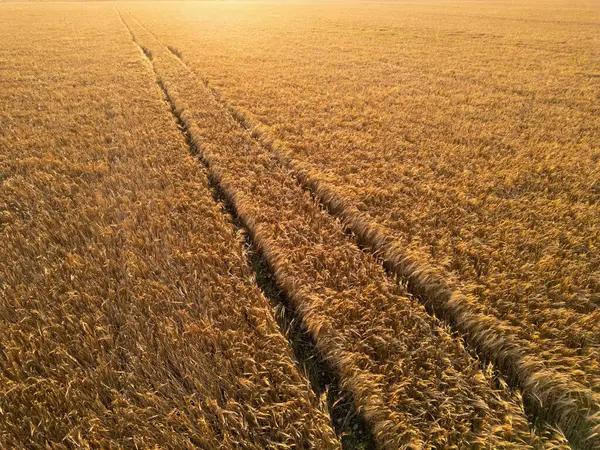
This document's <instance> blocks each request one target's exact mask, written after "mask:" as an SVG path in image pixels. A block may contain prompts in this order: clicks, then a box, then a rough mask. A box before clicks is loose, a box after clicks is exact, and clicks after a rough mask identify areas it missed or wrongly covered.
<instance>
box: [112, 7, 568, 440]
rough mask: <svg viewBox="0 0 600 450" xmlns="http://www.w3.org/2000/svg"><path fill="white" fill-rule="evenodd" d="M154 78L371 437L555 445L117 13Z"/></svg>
mask: <svg viewBox="0 0 600 450" xmlns="http://www.w3.org/2000/svg"><path fill="white" fill-rule="evenodd" d="M123 19H124V22H125V24H126V26H127V28H128V29H129V30H130V31H131V32H132V38H133V39H134V40H135V41H136V42H137V43H138V45H139V46H140V49H142V50H143V51H144V53H145V54H146V55H147V56H148V57H149V58H150V59H151V63H152V65H153V67H154V69H155V70H156V73H157V77H158V82H159V84H160V85H161V86H163V88H164V89H165V91H166V93H167V95H168V98H169V100H170V102H171V104H172V107H173V109H174V110H175V111H177V114H178V115H179V116H180V117H181V120H182V121H183V123H184V124H185V126H186V128H187V130H188V131H189V133H190V135H191V138H192V140H193V142H194V145H195V147H197V148H198V150H199V153H200V155H201V157H202V158H203V160H204V162H205V164H207V166H208V167H209V170H210V173H211V175H212V176H213V177H214V179H215V180H216V181H217V183H218V184H219V185H220V186H222V188H223V190H224V192H225V193H226V195H227V197H228V199H229V201H230V202H231V203H232V204H233V205H234V206H235V208H236V211H237V214H238V215H239V217H240V218H241V219H242V220H243V222H244V223H245V224H246V225H247V226H248V228H249V231H250V233H251V234H252V237H253V240H254V241H255V242H256V243H257V244H258V246H259V248H260V249H261V251H262V252H263V253H264V254H265V256H266V258H267V261H268V262H269V264H270V265H271V267H272V270H273V271H274V273H275V277H276V279H277V281H278V282H279V284H280V285H281V286H282V288H283V289H284V290H285V291H286V292H287V293H288V295H289V296H290V297H291V299H292V301H293V302H294V304H295V307H296V309H297V310H298V311H299V312H300V315H301V317H302V319H303V320H304V322H305V324H306V326H307V328H308V329H309V331H310V332H311V333H312V335H313V336H314V338H315V340H316V343H317V346H318V348H319V349H320V351H321V352H322V353H323V354H324V355H325V358H326V359H327V360H328V361H329V362H330V363H331V364H332V365H333V366H334V367H335V369H336V370H337V371H338V372H339V373H340V376H341V382H342V384H343V386H344V387H345V388H347V389H348V390H349V391H350V392H352V393H353V394H354V399H355V402H356V404H357V406H358V410H359V411H360V413H362V414H363V415H364V416H365V418H366V419H367V420H368V421H369V423H370V424H371V426H372V428H373V432H374V435H375V438H376V440H377V442H378V444H379V446H380V447H381V448H390V449H396V448H434V447H449V448H452V447H455V448H464V447H468V446H471V447H475V448H528V447H532V446H536V447H540V446H544V445H546V446H548V447H550V448H560V447H561V446H563V447H564V446H565V445H566V444H565V441H564V439H563V438H562V437H560V433H559V434H557V436H548V437H546V438H542V437H540V436H539V435H536V434H535V431H534V430H532V429H531V428H530V426H529V424H528V422H527V418H526V416H525V414H524V412H523V410H522V405H521V402H520V399H519V397H518V396H514V395H511V394H510V393H509V392H508V391H507V390H506V389H499V388H497V387H495V386H494V383H493V374H492V373H491V372H489V371H488V372H486V371H483V370H482V369H481V368H480V365H479V364H478V362H477V361H476V360H475V359H473V358H472V357H471V356H470V355H469V354H468V353H467V352H466V350H465V349H464V348H463V346H462V344H461V342H460V340H459V339H457V338H456V337H453V336H452V335H451V334H450V333H449V331H448V330H447V329H445V328H443V327H442V326H440V324H439V323H438V322H437V321H436V320H435V319H433V318H431V317H430V316H429V315H428V314H427V313H426V312H425V310H424V309H423V307H422V306H420V305H419V304H418V303H417V302H416V301H414V300H413V299H411V298H410V297H408V296H407V294H406V292H405V291H404V290H403V289H402V288H401V287H400V286H398V285H397V284H395V283H393V282H392V281H390V280H389V279H388V277H387V276H386V274H385V273H384V271H383V268H382V267H381V266H380V265H379V264H378V263H377V261H375V260H374V259H373V258H372V257H370V256H368V255H365V254H364V253H363V252H361V251H360V250H359V248H358V247H356V246H355V245H354V244H352V243H351V242H349V241H348V238H347V237H346V236H345V235H344V233H343V230H342V228H341V226H340V224H339V223H337V222H335V221H333V220H332V217H331V216H329V215H328V214H327V213H325V212H324V211H322V210H321V209H320V208H319V207H318V205H317V204H315V202H314V200H313V199H312V198H310V197H309V196H307V195H306V193H305V192H303V190H302V188H301V187H300V185H299V184H298V183H297V181H296V180H295V179H294V178H293V177H291V176H290V173H289V171H288V170H287V169H286V167H285V166H284V165H283V164H281V163H280V162H279V161H278V160H277V159H275V158H274V157H273V155H272V154H271V152H270V150H269V148H268V147H265V146H264V145H262V144H261V143H260V142H259V140H260V139H258V136H254V137H253V136H252V134H251V133H250V130H247V129H245V128H244V127H243V126H242V125H243V123H240V120H241V118H239V117H236V116H235V111H234V110H230V109H228V108H227V105H225V104H223V103H222V102H220V101H219V99H218V98H217V97H216V96H215V95H214V93H213V92H212V91H211V90H210V89H209V88H208V87H207V86H205V85H204V83H203V82H202V80H201V79H200V78H199V77H198V76H197V75H196V74H195V73H194V72H193V71H191V70H190V69H189V67H187V66H186V65H185V63H183V62H182V61H181V59H180V57H181V55H180V54H179V52H178V49H177V48H176V47H173V46H170V47H169V46H166V45H164V43H162V42H161V41H160V40H158V39H156V37H155V36H154V35H153V33H152V31H151V30H150V29H147V28H145V27H144V26H143V25H142V24H141V23H140V22H139V21H138V20H136V19H135V17H133V16H132V15H130V14H127V13H124V14H123Z"/></svg>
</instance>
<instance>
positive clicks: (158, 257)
mask: <svg viewBox="0 0 600 450" xmlns="http://www.w3.org/2000/svg"><path fill="white" fill-rule="evenodd" d="M0 9H1V12H0V70H1V72H0V82H1V83H2V88H0V131H1V133H0V242H1V244H0V261H2V264H1V265H0V447H2V448H6V449H13V448H14V449H20V448H28V449H38V448H39V449H48V448H53V449H70V448H181V449H184V448H188V449H189V448H204V449H217V448H219V449H223V448H229V449H238V448H247V449H256V450H262V449H266V448H269V449H275V448H276V449H282V448H318V449H321V448H339V447H340V443H339V441H338V439H337V438H336V436H335V434H334V432H333V429H332V427H331V423H330V419H329V416H328V414H326V412H325V411H324V410H323V406H322V405H320V403H319V400H318V399H317V398H316V396H315V395H314V394H313V393H312V391H311V389H310V387H309V385H308V382H307V380H306V379H305V378H304V377H303V376H302V375H301V374H300V372H299V369H298V367H297V363H296V362H295V361H294V360H293V356H292V353H291V350H290V348H289V345H288V342H287V340H286V339H285V337H284V336H283V335H282V334H281V332H280V330H279V329H278V327H277V325H276V322H275V319H274V317H273V314H272V310H271V306H270V305H269V302H268V300H267V299H266V298H265V296H264V295H263V293H262V292H261V291H260V289H259V287H258V286H257V283H256V280H255V273H254V272H253V270H252V269H251V267H250V265H249V262H248V259H247V255H246V253H245V250H244V239H243V236H241V235H240V234H239V233H237V232H236V230H235V228H234V227H233V226H232V224H231V223H229V221H228V218H227V217H226V216H225V215H224V214H223V211H222V208H221V205H219V204H218V203H217V202H215V201H214V200H213V198H212V196H211V190H210V183H209V181H208V179H207V175H206V173H205V171H204V170H203V168H202V167H201V166H199V165H198V164H197V161H196V160H195V159H194V158H193V157H192V156H190V155H189V152H188V148H187V146H186V143H185V138H184V136H183V135H182V134H181V132H180V130H178V127H177V124H176V122H175V120H174V118H173V116H172V115H171V112H170V111H169V106H168V104H167V103H166V102H165V100H164V98H163V94H162V92H161V90H160V89H159V87H158V86H157V85H156V80H155V77H154V73H153V72H152V68H151V65H150V64H148V63H147V62H146V61H144V59H143V58H142V57H141V55H140V54H139V52H138V49H137V47H136V46H135V45H134V44H133V43H132V42H131V39H130V36H129V34H128V33H127V31H126V30H125V29H124V27H123V24H122V22H121V21H120V20H119V17H118V15H117V13H116V11H115V9H114V7H113V6H112V5H110V4H106V3H86V4H43V5H42V4H2V5H0ZM65 30H68V31H65Z"/></svg>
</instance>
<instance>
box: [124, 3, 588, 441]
mask: <svg viewBox="0 0 600 450" xmlns="http://www.w3.org/2000/svg"><path fill="white" fill-rule="evenodd" d="M480 6H481V9H480V10H479V11H478V12H477V13H475V11H474V10H473V9H472V8H471V7H470V4H467V3H465V2H445V3H443V4H442V3H441V2H440V3H436V4H435V5H434V4H431V5H430V4H427V5H425V4H412V3H411V4H403V3H402V4H400V3H398V2H389V3H388V4H386V5H379V4H378V5H373V4H369V5H362V4H346V5H344V6H339V5H320V7H319V8H313V7H311V6H307V5H301V4H297V3H293V4H286V5H278V6H272V5H269V6H265V5H258V4H252V5H244V6H240V5H232V4H226V5H218V6H216V5H211V6H195V7H193V8H192V7H190V8H188V7H185V6H181V8H180V10H178V9H176V8H170V7H156V8H143V9H141V8H135V6H133V7H132V11H133V12H134V14H135V15H136V17H138V18H139V20H140V21H141V22H142V23H144V24H145V25H146V26H147V27H148V28H149V29H151V30H152V31H153V32H154V33H155V34H156V36H157V37H158V38H159V39H160V40H161V41H163V42H164V43H165V45H167V46H170V47H171V48H175V49H176V50H177V53H178V54H179V55H180V57H182V59H183V61H185V63H186V64H187V65H188V66H189V67H190V68H191V69H192V70H193V71H195V73H197V74H198V75H199V76H200V77H201V78H202V80H203V81H204V82H205V83H207V84H208V86H209V87H210V88H211V90H212V91H213V92H216V94H217V97H219V98H220V99H221V100H222V103H223V104H224V105H225V107H226V108H227V109H229V110H230V112H231V113H232V115H233V116H234V117H235V118H236V120H237V121H238V122H239V123H241V124H242V125H243V126H244V127H245V128H247V129H249V130H250V131H251V133H252V134H253V135H254V136H255V137H257V138H258V139H259V140H260V141H261V142H262V144H263V146H264V147H266V148H268V149H269V151H271V153H272V154H273V155H275V156H276V157H277V158H278V160H279V161H281V162H282V163H283V164H285V165H286V167H287V168H288V169H289V170H290V171H291V172H292V173H293V174H294V175H295V176H296V177H297V178H298V179H299V180H300V181H301V182H302V183H303V185H304V186H305V187H306V188H308V189H310V190H311V192H313V193H314V195H315V196H316V197H317V198H318V199H319V201H320V202H321V203H322V204H323V205H325V206H326V207H327V209H328V211H329V212H330V213H332V214H333V215H336V216H337V217H339V218H340V219H341V220H342V221H343V223H344V225H345V226H346V227H347V228H348V229H349V230H351V231H352V232H353V233H354V234H355V235H356V237H357V238H358V240H359V241H360V243H361V244H362V245H363V246H365V247H367V248H368V249H369V250H371V251H372V252H374V253H375V254H377V256H378V258H380V259H381V261H382V262H383V263H384V265H385V267H386V269H387V270H388V271H389V272H391V273H394V274H397V275H398V276H399V278H400V279H401V281H402V282H404V283H406V284H407V289H408V292H409V293H410V294H413V295H414V296H415V297H416V298H418V299H419V300H420V301H421V302H422V303H423V304H424V305H425V306H426V308H427V309H428V310H429V311H430V312H432V313H435V314H436V315H437V316H438V317H440V318H443V319H445V320H446V321H447V322H448V323H450V324H451V325H452V327H453V328H454V329H455V330H457V331H458V332H459V333H460V335H461V336H463V337H464V338H465V339H466V340H467V342H469V344H470V347H472V348H473V349H476V351H477V353H478V355H479V356H480V357H481V358H482V359H483V360H485V361H491V362H493V363H494V364H495V366H496V367H497V368H498V369H499V370H500V371H501V372H502V373H503V374H504V375H505V376H506V378H507V380H508V381H509V383H510V384H511V386H513V387H515V388H519V389H520V390H521V392H522V393H523V395H524V401H525V404H526V405H527V407H528V410H529V411H531V412H532V413H533V414H535V416H537V417H539V418H544V419H545V420H548V421H549V422H551V423H554V424H555V425H556V426H558V427H559V428H561V429H562V430H563V431H564V432H565V433H567V434H568V436H569V438H570V439H571V441H572V442H573V443H574V444H575V445H577V446H580V447H589V448H595V447H597V446H599V445H600V441H598V440H599V439H600V437H599V436H600V365H599V361H600V327H599V326H598V323H599V319H600V315H599V314H600V309H599V308H598V306H599V303H598V299H599V297H598V295H599V287H600V284H599V283H598V280H599V278H598V276H599V272H598V270H599V267H600V260H599V259H598V255H600V253H599V252H598V249H599V248H600V235H599V234H598V233H599V230H600V213H599V211H600V209H599V208H598V195H597V194H598V183H599V181H598V180H600V166H599V165H598V162H599V161H600V157H599V153H598V148H599V147H598V145H599V143H600V140H599V139H600V134H599V133H598V130H600V122H599V117H600V115H598V112H599V110H598V101H597V99H598V93H599V92H600V84H599V81H598V80H599V79H598V77H597V74H598V70H599V68H600V66H599V65H598V61H599V59H598V56H600V53H599V52H598V49H600V46H599V45H598V43H599V42H600V33H598V17H599V16H598V12H599V10H598V7H597V6H598V5H597V3H594V2H587V1H574V2H570V3H569V4H568V5H567V3H566V2H561V1H560V0H558V1H552V0H548V1H542V2H531V1H520V2H515V3H512V4H511V5H507V4H504V3H502V4H501V3H500V2H493V1H489V2H484V3H482V4H481V5H480ZM159 11H160V14H161V17H162V18H163V19H164V20H161V21H158V20H156V17H157V14H158V12H159ZM536 18H540V20H536ZM249 30H253V31H252V32H250V31H249ZM291 49H294V50H293V51H292V50H291ZM542 55H543V56H542Z"/></svg>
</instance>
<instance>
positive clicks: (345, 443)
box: [117, 10, 376, 450]
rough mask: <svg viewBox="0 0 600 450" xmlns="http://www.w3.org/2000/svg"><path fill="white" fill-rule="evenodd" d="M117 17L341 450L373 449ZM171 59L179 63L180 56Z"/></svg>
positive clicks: (366, 427) (362, 422)
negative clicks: (236, 234)
mask: <svg viewBox="0 0 600 450" xmlns="http://www.w3.org/2000/svg"><path fill="white" fill-rule="evenodd" d="M117 13H118V15H119V19H120V20H121V22H122V23H123V26H124V27H125V28H126V29H127V31H128V32H129V34H130V36H131V39H132V41H133V42H134V43H135V44H136V45H137V47H138V48H139V49H140V51H141V52H142V53H143V55H144V57H145V59H146V60H147V62H148V63H149V65H150V66H151V67H152V71H153V74H154V76H155V78H156V83H157V85H158V86H159V87H160V89H161V91H162V93H163V95H164V98H165V100H166V102H167V103H168V105H169V107H170V111H171V114H172V116H173V118H174V119H175V121H176V123H177V126H178V128H179V130H180V132H181V134H182V135H183V137H184V139H185V142H186V145H187V147H188V149H189V152H190V154H191V155H192V156H194V157H196V158H197V159H199V160H200V162H201V163H202V164H203V166H204V167H205V169H206V170H207V173H208V187H209V189H210V191H211V195H212V198H213V200H214V201H215V202H216V203H217V204H220V205H221V208H222V212H223V214H224V215H225V217H226V218H227V220H228V222H229V223H231V225H232V226H233V227H235V228H236V230H238V231H240V232H241V233H242V234H243V236H245V240H246V247H247V254H248V264H249V265H250V267H251V269H252V271H253V272H254V274H255V279H256V283H257V285H258V287H259V288H260V290H261V291H262V293H263V295H264V296H265V297H266V298H267V299H268V300H269V302H270V304H271V306H272V307H273V309H274V310H275V318H276V320H277V324H278V326H279V328H280V329H281V331H282V333H283V335H284V336H286V337H287V339H288V341H289V344H290V347H291V348H292V351H293V354H294V357H295V359H296V362H297V364H298V366H299V369H300V371H301V372H302V373H303V374H304V376H305V377H306V378H307V379H308V380H309V382H310V385H311V388H312V390H313V391H314V393H315V395H316V396H317V397H318V398H321V397H323V396H326V399H327V406H328V411H329V413H330V415H331V421H332V424H333V427H334V429H335V431H336V434H337V435H338V437H339V438H340V441H341V442H342V448H343V449H345V450H374V449H375V448H376V446H375V440H374V438H373V435H372V433H371V430H370V428H369V425H368V424H367V422H366V421H365V419H364V418H363V417H362V416H361V415H360V414H359V413H358V412H357V411H356V408H355V406H354V401H353V398H352V397H353V396H352V393H351V392H348V391H346V390H342V389H341V387H340V378H339V375H338V374H337V373H336V372H335V370H333V369H332V368H331V366H330V364H328V363H327V361H325V360H324V358H323V357H322V356H321V354H320V352H319V351H318V350H317V347H316V343H315V341H314V339H313V337H312V336H311V335H310V334H309V333H308V331H307V330H306V328H305V327H304V326H303V324H302V318H301V317H300V315H299V313H298V312H297V311H296V310H295V309H294V307H293V306H292V303H291V301H290V300H289V298H288V297H287V295H286V294H285V292H283V291H282V290H281V289H280V288H279V287H278V286H277V283H276V281H275V277H274V274H273V273H272V271H271V269H270V268H269V265H268V262H267V260H266V258H265V257H264V255H263V254H262V253H261V252H260V250H259V249H258V246H257V245H256V244H255V243H254V241H253V239H252V235H251V232H250V230H249V229H248V227H247V226H246V224H245V223H244V222H243V220H242V219H241V218H240V217H239V215H238V214H237V212H236V209H235V206H234V204H233V201H232V199H231V198H229V196H228V195H227V193H226V192H225V191H224V190H223V189H222V187H221V186H220V184H219V182H218V180H217V179H216V178H215V176H214V173H213V172H212V171H211V167H210V163H209V162H208V161H207V160H206V159H204V158H203V157H202V154H201V153H200V152H199V151H198V148H197V146H196V144H195V143H194V140H193V139H192V136H191V134H190V131H189V129H188V127H187V125H186V123H185V121H184V120H183V118H182V117H181V114H180V112H179V111H178V109H177V106H176V105H175V103H174V101H173V99H172V97H171V96H170V95H169V92H168V90H167V88H166V86H165V84H164V83H163V81H162V79H161V78H160V76H159V75H158V73H157V72H156V70H155V68H154V63H153V62H152V53H151V51H150V50H148V49H146V48H145V47H144V46H142V45H140V43H139V42H138V41H137V40H136V38H135V36H134V34H133V32H132V31H131V29H130V27H129V25H128V24H127V22H125V20H124V19H123V16H122V15H121V12H120V11H118V10H117ZM132 18H133V19H134V20H136V21H137V19H135V17H133V16H132ZM138 23H139V21H138ZM140 25H141V24H140ZM169 51H171V52H172V53H173V54H176V53H175V51H174V50H173V49H172V48H169ZM176 56H178V58H179V59H180V60H181V57H180V55H176ZM182 63H183V61H182Z"/></svg>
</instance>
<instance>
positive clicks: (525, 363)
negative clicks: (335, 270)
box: [132, 16, 599, 448]
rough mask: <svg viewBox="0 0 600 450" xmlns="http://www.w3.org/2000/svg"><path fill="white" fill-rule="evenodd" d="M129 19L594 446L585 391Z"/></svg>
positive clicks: (532, 407)
mask: <svg viewBox="0 0 600 450" xmlns="http://www.w3.org/2000/svg"><path fill="white" fill-rule="evenodd" d="M132 18H133V19H134V20H135V21H136V22H137V23H138V24H139V25H140V26H141V27H143V28H144V29H145V30H146V31H147V32H148V33H150V34H152V35H153V36H154V37H155V38H156V40H157V41H158V42H159V43H160V44H161V45H163V46H164V47H165V48H166V49H168V50H169V51H170V52H171V53H172V54H173V55H174V56H175V57H176V58H177V60H178V61H179V62H180V63H181V64H182V65H184V66H185V67H186V68H187V69H188V70H189V71H190V72H193V73H195V75H196V76H197V77H198V79H199V80H201V81H202V82H203V83H204V84H205V85H206V87H207V88H208V89H209V90H210V92H211V93H212V95H213V96H214V98H215V100H216V101H217V102H219V103H220V104H221V105H222V106H223V107H224V108H225V109H226V110H227V111H229V113H230V115H231V116H232V117H233V118H234V119H235V121H236V122H237V123H238V124H239V126H240V127H241V128H243V129H244V130H246V131H248V132H249V133H250V134H251V135H252V137H253V138H254V139H255V140H256V141H257V142H258V143H260V145H262V147H263V148H264V149H265V151H266V152H268V153H269V154H272V155H273V156H274V157H275V158H276V159H277V160H278V161H279V162H280V163H281V164H282V166H284V167H286V168H287V169H289V170H290V173H291V174H292V175H293V176H294V177H296V179H297V180H298V182H299V184H300V185H301V186H303V187H304V188H305V189H307V190H308V191H309V192H310V193H311V195H312V196H313V197H314V198H315V199H316V200H317V201H318V202H319V203H320V204H321V205H322V207H323V208H324V209H325V210H326V211H328V212H329V213H330V214H331V215H332V216H333V217H337V218H339V219H340V220H341V222H342V223H343V224H344V226H345V228H346V230H347V231H349V232H350V233H351V234H353V237H354V240H355V243H356V244H357V245H358V246H359V247H360V248H361V249H363V250H364V251H368V252H371V253H372V254H374V255H375V256H376V257H377V259H378V260H379V261H380V263H381V264H382V265H383V267H384V268H385V270H386V271H387V273H388V274H389V275H390V276H392V277H399V279H401V280H402V281H403V282H405V283H406V285H407V289H408V291H409V292H410V293H411V294H412V295H413V296H414V297H415V298H417V299H419V301H420V302H421V303H422V304H423V305H424V306H425V308H426V310H427V311H428V312H429V314H431V315H433V316H436V317H438V318H440V319H442V320H444V321H445V322H446V323H448V324H449V325H450V326H451V327H452V328H453V329H454V330H455V331H457V332H458V333H459V335H461V336H462V337H463V338H464V339H465V341H466V342H467V343H468V344H469V348H470V349H471V350H472V351H473V352H474V353H475V354H477V355H478V357H479V358H480V359H482V360H483V361H486V362H491V363H493V364H494V365H495V366H496V368H497V369H498V370H499V371H500V373H501V374H502V376H503V377H504V378H505V379H506V380H507V381H508V383H509V385H510V386H511V387H512V388H514V389H517V390H520V391H521V392H522V393H523V398H524V403H525V406H526V408H527V411H528V413H529V414H530V415H531V416H532V420H533V421H534V422H537V421H540V423H542V422H548V423H551V424H554V425H556V426H558V427H559V428H561V429H562V430H563V431H564V432H565V434H566V435H567V436H568V438H569V440H570V442H571V444H572V445H573V446H574V447H576V448H595V447H594V446H595V445H596V444H597V443H598V442H597V441H598V439H599V437H598V435H597V434H596V435H595V433H596V432H597V428H598V426H599V424H598V423H597V420H598V419H597V417H595V416H594V415H595V414H596V415H597V414H598V407H597V406H598V405H596V404H595V400H594V396H593V393H592V392H591V391H590V390H589V389H587V388H586V387H584V386H581V385H579V384H577V383H575V382H573V381H572V380H571V379H569V378H568V377H565V376H564V375H561V374H559V373H557V372H555V371H554V370H552V369H548V368H547V367H546V365H545V364H544V362H543V361H542V360H540V359H539V358H537V356H536V355H535V354H532V353H531V351H530V350H529V349H528V348H527V347H526V346H525V345H523V344H522V343H520V342H518V341H517V340H515V339H513V338H512V337H511V336H510V335H508V334H507V333H506V332H505V331H504V329H503V326H502V324H501V322H500V321H499V320H498V319H497V318H496V317H492V316H484V315H482V314H480V313H478V312H476V311H474V310H473V309H472V307H470V306H469V299H467V297H466V296H465V294H463V293H462V292H461V291H460V289H458V288H457V287H456V286H454V285H453V284H452V283H450V282H448V280H446V279H444V277H443V276H442V275H440V274H439V273H437V272H436V271H435V270H432V269H431V268H429V267H423V266H422V265H421V263H420V262H418V261H416V260H414V259H413V258H411V257H410V256H409V255H407V254H406V253H405V252H404V251H403V249H402V248H400V246H399V245H398V244H397V242H396V241H395V240H394V239H393V238H392V237H391V236H390V235H389V234H388V233H387V232H386V230H385V229H384V228H382V227H380V226H378V225H377V224H376V223H374V222H373V221H372V219H370V217H368V216H365V214H363V213H361V212H360V211H359V210H358V209H357V208H356V207H354V206H353V205H351V204H349V203H348V202H347V201H346V200H345V199H343V198H342V197H340V195H339V194H337V193H336V192H334V190H333V189H332V188H330V187H329V186H327V185H325V184H323V183H321V182H320V181H319V180H318V179H317V178H315V177H314V176H313V175H312V174H311V173H310V170H309V169H307V168H306V167H305V166H304V165H302V164H301V163H299V162H298V161H295V160H294V159H293V158H292V157H290V156H288V155H287V154H286V152H285V149H282V148H278V147H277V146H276V145H275V144H273V142H274V140H273V139H272V138H271V137H270V136H269V135H268V133H267V132H265V131H264V129H262V128H261V126H260V123H257V122H256V121H254V120H253V119H251V118H250V117H248V116H247V115H246V114H245V113H243V112H241V111H240V110H238V109H237V108H235V107H234V106H232V105H231V104H230V103H229V102H228V101H227V99H226V98H225V97H224V96H223V95H222V93H221V92H220V91H218V90H217V89H215V88H214V87H212V86H209V83H208V80H207V79H206V78H204V77H202V75H201V74H198V73H197V72H195V71H194V70H193V69H192V68H191V67H190V66H188V65H187V64H186V62H185V61H184V60H183V57H182V55H181V53H180V52H179V51H178V50H177V49H176V48H174V47H172V46H168V45H165V44H164V43H162V42H161V41H160V39H159V38H158V37H157V36H156V34H155V33H154V32H152V30H150V29H148V27H146V26H145V25H144V24H142V23H141V22H140V21H138V20H137V19H136V18H135V17H133V16H132Z"/></svg>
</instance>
